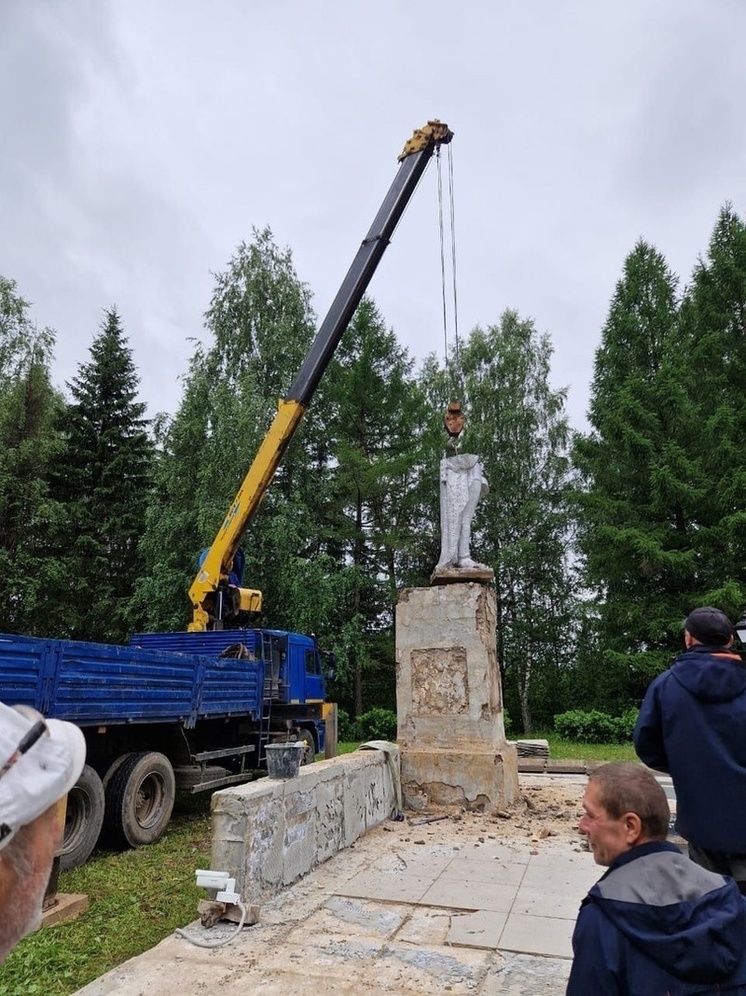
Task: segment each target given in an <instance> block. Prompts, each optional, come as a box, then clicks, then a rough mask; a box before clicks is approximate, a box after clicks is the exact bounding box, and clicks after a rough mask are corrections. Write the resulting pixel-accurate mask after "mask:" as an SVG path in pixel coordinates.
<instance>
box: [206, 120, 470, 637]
mask: <svg viewBox="0 0 746 996" xmlns="http://www.w3.org/2000/svg"><path fill="white" fill-rule="evenodd" d="M452 138H453V132H452V131H450V129H449V128H448V126H447V125H445V124H443V123H442V122H440V121H437V120H434V121H428V123H427V124H426V125H425V127H424V128H418V129H417V130H416V131H415V132H414V134H413V135H412V137H411V138H410V139H409V141H408V142H407V143H406V144H405V146H404V149H403V150H402V152H401V154H400V156H399V162H400V163H401V165H400V166H399V170H398V172H397V174H396V177H395V178H394V182H393V183H392V185H391V187H390V188H389V191H388V193H387V194H386V197H385V198H384V200H383V203H382V204H381V207H380V209H379V211H378V214H377V215H376V217H375V219H374V220H373V224H372V225H371V227H370V231H369V232H368V234H367V235H366V236H365V238H364V239H363V242H362V244H361V246H360V248H359V249H358V251H357V254H356V256H355V258H354V260H353V261H352V264H351V266H350V268H349V270H348V271H347V275H346V276H345V278H344V281H343V282H342V286H341V287H340V289H339V291H338V292H337V296H336V297H335V298H334V301H333V302H332V305H331V307H330V308H329V312H328V314H327V316H326V318H325V319H324V321H323V322H322V324H321V326H320V327H319V331H318V333H317V334H316V338H315V339H314V341H313V344H312V346H311V350H310V352H309V354H308V356H307V357H306V360H305V362H304V363H303V366H302V367H301V369H300V372H299V373H298V375H297V377H296V378H295V382H294V383H293V385H292V387H291V388H290V391H289V392H288V395H287V397H286V398H283V399H282V400H281V401H280V402H279V407H278V411H277V414H276V415H275V418H274V421H273V422H272V424H271V426H270V427H269V429H268V431H267V435H266V436H265V438H264V441H263V442H262V444H261V446H260V447H259V450H258V451H257V454H256V456H255V457H254V461H253V463H252V464H251V467H250V468H249V470H248V473H247V474H246V477H245V478H244V480H243V483H242V484H241V487H240V489H239V491H238V493H237V495H236V497H235V498H234V499H233V501H232V502H231V506H230V508H229V510H228V514H227V515H226V516H225V519H224V520H223V524H222V525H221V527H220V529H219V530H218V533H217V535H216V537H215V539H214V540H213V543H212V546H211V547H210V549H209V551H208V553H207V555H206V556H205V559H204V560H203V562H202V564H201V565H200V569H199V571H198V573H197V576H196V578H195V579H194V582H193V583H192V587H191V588H190V589H189V598H190V600H191V602H192V607H193V617H192V622H191V623H190V624H189V630H190V631H192V632H204V631H205V630H208V629H217V628H222V627H223V626H224V625H225V620H228V621H229V620H230V618H231V617H237V616H239V615H244V614H245V613H252V612H260V611H261V607H262V593H261V592H260V591H256V590H254V589H249V588H237V587H232V586H230V585H229V583H228V578H229V574H230V571H231V566H232V563H233V558H234V556H235V554H236V551H237V550H238V547H239V544H240V542H241V538H242V536H243V534H244V532H245V530H246V527H247V526H248V524H249V522H250V521H251V519H252V517H253V516H254V513H255V512H256V510H257V509H258V507H259V505H260V504H261V501H262V499H263V497H264V495H265V494H266V492H267V489H268V487H269V485H270V484H271V482H272V478H273V477H274V475H275V472H276V471H277V468H278V466H279V465H280V461H281V460H282V457H283V454H284V453H285V450H286V449H287V447H288V445H289V443H290V441H291V440H292V438H293V435H294V434H295V431H296V429H297V428H298V426H299V424H300V422H301V419H302V418H303V415H304V414H305V412H306V409H307V408H308V405H309V404H310V401H311V398H312V397H313V395H314V392H315V391H316V388H317V387H318V385H319V381H320V380H321V378H322V376H323V374H324V371H325V370H326V368H327V366H328V365H329V361H330V360H331V358H332V356H333V354H334V350H335V349H336V348H337V345H338V343H339V340H340V339H341V337H342V334H343V333H344V331H345V329H346V328H347V326H348V325H349V323H350V321H351V319H352V316H353V314H354V313H355V309H356V308H357V306H358V304H359V303H360V301H361V299H362V297H363V295H364V293H365V291H366V289H367V287H368V284H369V283H370V280H371V278H372V276H373V274H374V273H375V270H376V267H377V266H378V263H379V262H380V260H381V257H382V256H383V254H384V252H385V251H386V247H387V246H388V244H389V241H390V239H391V236H392V235H393V233H394V229H395V228H396V226H397V224H398V222H399V219H400V218H401V216H402V214H403V213H404V209H405V208H406V206H407V204H408V202H409V199H410V198H411V196H412V194H413V193H414V191H415V188H416V187H417V184H418V182H419V180H420V178H421V176H422V174H423V173H424V171H425V167H426V166H427V164H428V162H429V161H430V158H431V156H432V155H433V153H434V152H435V150H436V149H437V148H438V147H439V146H441V145H445V144H447V143H448V142H450V141H451V139H452Z"/></svg>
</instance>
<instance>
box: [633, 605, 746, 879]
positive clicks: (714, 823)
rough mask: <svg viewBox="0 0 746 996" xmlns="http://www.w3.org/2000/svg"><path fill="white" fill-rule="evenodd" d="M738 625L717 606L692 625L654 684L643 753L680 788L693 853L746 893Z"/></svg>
mask: <svg viewBox="0 0 746 996" xmlns="http://www.w3.org/2000/svg"><path fill="white" fill-rule="evenodd" d="M733 639H734V632H733V627H732V625H731V623H730V621H729V619H728V617H727V616H726V615H725V614H724V613H723V612H721V611H720V610H719V609H714V608H712V607H710V606H705V607H703V608H699V609H695V610H694V611H693V612H692V613H690V615H689V616H688V617H687V620H686V622H685V623H684V643H685V644H686V651H685V652H684V653H683V654H681V655H680V656H679V657H677V658H676V660H675V661H674V663H673V666H672V667H671V668H669V670H668V671H665V672H664V673H663V674H661V675H659V676H658V677H657V678H656V679H655V680H654V681H653V682H652V684H651V685H650V687H649V688H648V690H647V693H646V695H645V698H644V700H643V703H642V707H641V709H640V715H639V717H638V720H637V725H636V726H635V732H634V744H635V750H636V751H637V754H638V756H639V758H640V760H642V761H644V762H645V764H647V765H648V766H649V767H651V768H655V769H656V770H657V771H665V772H667V773H668V774H670V775H671V778H672V779H673V784H674V789H675V791H676V830H677V831H678V832H679V833H680V834H681V836H682V837H684V838H685V839H686V840H687V841H688V844H689V857H690V858H692V860H693V861H696V862H697V864H699V865H702V867H703V868H707V869H709V870H710V871H714V872H718V873H720V874H721V875H730V876H731V877H732V878H734V879H735V880H736V882H737V883H738V887H739V889H740V890H741V892H742V893H744V894H746V665H744V663H743V661H742V659H741V656H740V654H737V653H734V652H733V651H732V649H731V648H732V646H733Z"/></svg>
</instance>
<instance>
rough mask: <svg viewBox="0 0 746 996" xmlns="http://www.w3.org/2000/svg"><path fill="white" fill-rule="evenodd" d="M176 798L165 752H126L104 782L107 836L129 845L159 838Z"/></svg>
mask: <svg viewBox="0 0 746 996" xmlns="http://www.w3.org/2000/svg"><path fill="white" fill-rule="evenodd" d="M175 798H176V779H175V777H174V769H173V768H172V767H171V762H170V761H169V760H168V758H167V757H166V756H165V755H164V754H158V753H157V752H156V751H147V752H145V753H138V754H130V755H128V756H127V757H125V758H124V760H123V761H122V762H121V764H120V765H119V766H118V768H117V769H116V771H115V772H114V773H113V775H112V777H111V779H110V781H109V784H108V785H107V786H106V815H105V818H104V825H105V828H106V830H107V832H108V835H109V838H110V839H111V840H114V841H116V842H118V843H120V844H125V845H126V844H129V846H130V847H141V846H142V845H143V844H153V843H154V842H155V841H156V840H160V838H161V837H162V836H163V833H164V831H165V829H166V827H167V826H168V821H169V820H170V819H171V812H172V810H173V808H174V800H175Z"/></svg>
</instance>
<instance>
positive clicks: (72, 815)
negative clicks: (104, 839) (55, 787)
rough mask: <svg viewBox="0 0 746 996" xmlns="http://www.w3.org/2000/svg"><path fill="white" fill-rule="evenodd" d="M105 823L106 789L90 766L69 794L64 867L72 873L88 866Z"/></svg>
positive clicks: (63, 844)
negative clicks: (86, 864) (84, 865)
mask: <svg viewBox="0 0 746 996" xmlns="http://www.w3.org/2000/svg"><path fill="white" fill-rule="evenodd" d="M103 822H104V786H103V785H102V784H101V779H100V778H99V776H98V775H97V773H96V772H95V771H94V770H93V768H91V767H90V765H88V764H86V766H85V767H84V768H83V770H82V771H81V773H80V778H79V779H78V780H77V782H76V783H75V785H73V787H72V788H71V789H70V791H69V792H68V793H67V809H66V811H65V834H64V837H63V839H62V850H61V851H60V868H61V869H62V870H63V871H69V870H70V869H71V868H79V867H80V866H81V865H83V864H85V863H86V861H87V860H88V858H89V857H90V856H91V852H92V851H93V848H94V847H95V846H96V841H97V840H98V837H99V834H100V833H101V825H102V824H103Z"/></svg>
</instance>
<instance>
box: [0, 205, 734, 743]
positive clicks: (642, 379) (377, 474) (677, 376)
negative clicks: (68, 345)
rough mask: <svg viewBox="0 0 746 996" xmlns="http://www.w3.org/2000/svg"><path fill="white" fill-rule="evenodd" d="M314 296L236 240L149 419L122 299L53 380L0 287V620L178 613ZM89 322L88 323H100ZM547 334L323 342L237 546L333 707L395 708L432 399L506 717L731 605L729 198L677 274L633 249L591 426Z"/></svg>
mask: <svg viewBox="0 0 746 996" xmlns="http://www.w3.org/2000/svg"><path fill="white" fill-rule="evenodd" d="M315 327H316V316H315V314H314V312H313V307H312V299H311V293H310V290H309V288H308V287H307V286H306V285H305V284H304V283H303V282H302V281H301V280H300V279H299V278H298V276H297V274H296V272H295V269H294V266H293V259H292V253H291V252H290V250H288V249H281V248H279V247H278V246H277V245H276V243H275V241H274V239H273V237H272V234H271V232H270V231H269V230H264V231H254V232H253V234H252V238H251V239H250V241H248V242H245V243H242V244H241V245H239V246H238V248H237V249H236V252H235V255H234V256H233V258H232V259H231V260H230V262H229V264H228V265H227V267H226V269H225V270H224V272H222V273H219V274H218V275H217V276H216V280H215V288H214V292H213V296H212V300H211V301H210V304H209V307H208V309H207V312H206V314H205V329H206V335H205V344H204V345H196V346H195V348H194V354H193V356H192V359H191V363H190V368H189V372H188V374H187V376H186V378H185V380H184V385H183V396H182V400H181V403H180V405H179V407H178V410H177V411H176V412H175V414H173V415H172V416H171V415H158V416H157V417H156V418H155V419H154V420H152V421H148V420H147V419H146V417H145V411H146V409H145V405H144V404H143V403H142V402H140V401H139V400H138V385H139V377H138V372H137V369H136V367H135V364H134V361H133V357H132V352H131V350H130V347H129V345H128V340H127V338H126V335H125V332H124V321H123V316H120V315H119V314H118V312H117V311H116V309H115V308H110V309H109V310H107V311H105V312H104V317H103V321H102V323H101V327H100V329H99V330H98V331H97V332H95V333H94V334H93V336H92V344H91V347H90V359H89V360H88V362H87V363H84V364H81V366H80V367H79V369H78V372H77V375H76V376H75V377H74V379H73V380H72V381H71V382H69V383H68V384H67V385H66V391H63V390H61V389H60V388H59V387H58V386H56V385H55V384H54V383H53V378H52V365H53V357H54V346H55V336H54V333H53V331H52V330H50V329H39V328H38V327H37V326H36V325H35V324H34V322H33V321H32V319H31V317H30V315H29V305H28V303H27V302H26V301H25V300H24V299H23V298H22V296H21V292H20V290H19V289H18V288H17V287H16V285H15V283H14V282H13V280H12V279H9V278H4V277H0V442H1V443H2V446H1V448H0V572H1V576H2V577H3V579H4V584H3V586H2V590H1V591H2V594H1V596H0V597H1V599H2V623H1V624H0V629H2V630H4V631H6V632H9V633H15V634H25V635H30V636H47V637H63V638H72V639H81V640H93V641H101V642H114V643H126V642H128V640H129V637H130V635H131V633H132V632H137V631H140V630H150V631H153V630H175V629H184V628H185V626H186V623H187V622H188V620H189V618H190V617H191V611H190V605H189V602H188V598H187V591H188V588H189V585H190V583H191V581H192V580H193V577H194V574H195V572H196V557H197V554H198V552H199V550H201V549H202V548H203V547H205V546H207V545H209V543H210V542H211V541H212V539H213V537H214V535H215V533H216V531H217V528H218V526H219V524H220V523H221V521H222V519H223V516H224V513H225V510H226V508H227V507H228V505H229V502H230V500H231V499H232V498H233V496H234V494H235V492H236V490H237V488H238V486H239V484H240V482H241V480H242V479H243V476H244V474H245V472H246V470H247V468H248V466H249V463H250V461H251V459H253V456H254V453H255V452H256V450H257V448H258V446H259V444H260V442H261V440H262V438H263V437H264V434H265V433H266V430H267V428H268V426H269V424H270V422H271V419H272V417H273V415H274V413H275V410H276V405H277V399H278V398H280V397H282V396H283V395H284V394H285V393H286V391H287V390H288V388H289V386H290V384H291V382H292V380H293V378H294V376H295V374H296V373H297V371H298V369H299V367H300V366H301V363H302V361H303V359H304V357H305V355H306V353H307V351H308V348H309V345H310V343H311V341H312V338H313V336H314V334H315ZM92 331H93V330H92ZM551 355H552V347H551V342H550V338H549V336H548V335H546V334H541V333H539V332H538V331H537V330H536V328H535V327H534V324H533V322H532V321H531V320H530V319H528V318H524V317H521V316H520V315H519V314H518V313H517V312H515V311H511V310H506V311H505V312H503V314H501V315H497V316H494V323H493V324H485V325H484V326H483V327H476V328H474V329H473V330H471V332H470V333H469V334H468V335H467V336H465V337H464V338H463V339H462V341H461V342H460V344H459V348H458V350H457V351H454V353H453V354H452V355H450V356H449V357H448V358H447V363H446V360H445V358H443V357H438V356H436V355H435V354H433V355H431V356H429V357H427V358H426V359H425V361H424V362H423V363H422V364H421V365H420V366H419V368H416V366H415V363H414V361H413V359H412V358H411V357H410V356H409V355H408V353H407V350H406V349H404V348H403V347H402V346H401V345H400V344H399V343H398V342H397V339H396V336H395V334H394V332H393V331H392V330H391V329H389V328H388V327H387V325H386V322H385V318H384V316H383V315H381V313H380V312H379V311H378V309H377V308H376V305H375V303H374V301H372V300H371V299H370V298H366V299H364V301H363V302H362V304H361V305H360V307H359V308H358V311H357V313H356V314H355V316H354V318H353V321H352V323H351V325H350V328H349V329H348V330H347V332H346V333H345V335H344V337H343V339H342V342H341V345H340V346H339V348H338V349H337V351H336V354H335V356H334V358H333V360H332V363H331V366H330V368H329V369H328V371H327V373H326V375H325V377H324V379H323V380H322V382H321V386H320V388H319V390H318V392H317V395H316V397H315V399H314V402H313V404H312V405H311V408H310V410H309V412H308V414H307V416H306V418H305V420H304V422H303V424H302V426H301V428H300V430H299V432H298V433H297V435H296V438H295V439H294V441H293V443H292V445H291V447H290V449H289V451H288V453H287V454H286V457H285V459H284V461H283V463H282V465H281V467H280V470H279V471H278V474H277V476H276V478H275V481H274V482H273V484H272V486H271V488H270V490H269V491H268V493H267V495H266V497H265V499H264V502H263V504H262V506H261V509H260V511H259V513H258V514H257V516H256V517H255V519H254V521H253V523H252V524H251V526H250V528H249V531H248V533H247V535H246V537H245V541H244V544H243V545H244V549H245V552H246V570H245V573H244V583H245V584H247V585H249V586H251V587H258V588H261V589H262V591H263V593H264V618H263V619H262V620H260V621H259V623H260V624H264V625H271V626H272V627H274V628H282V629H292V630H297V631H300V632H311V633H315V634H316V635H317V636H318V638H319V641H320V643H321V645H322V647H324V649H328V650H333V651H334V652H335V654H336V658H337V668H336V675H335V678H334V681H333V684H332V687H331V689H330V693H331V697H333V698H336V700H337V701H338V702H339V703H340V704H341V706H342V707H343V708H345V709H346V710H347V711H348V712H349V713H350V714H351V715H352V716H359V715H360V714H361V713H362V712H364V711H367V710H370V709H371V708H373V707H381V708H387V709H395V657H394V609H395V605H396V601H397V595H398V592H399V591H400V590H401V589H402V588H404V587H409V586H420V585H427V584H428V583H429V577H430V573H431V571H432V569H433V567H434V565H435V563H436V562H437V559H438V555H439V549H440V539H439V535H438V523H439V487H438V465H439V461H440V459H441V456H442V455H444V442H445V433H444V430H443V427H442V415H443V412H444V410H445V407H446V405H447V403H448V401H449V400H451V399H452V398H456V399H458V400H460V401H461V402H462V405H463V406H464V409H465V411H466V413H467V418H468V422H467V429H466V430H465V432H464V434H463V437H462V445H461V448H462V450H463V451H464V452H476V453H478V454H479V455H480V457H481V460H482V465H483V468H484V471H485V476H486V477H487V480H488V481H489V483H490V488H491V490H490V494H489V496H488V497H487V498H485V499H484V500H483V501H482V502H481V503H480V505H479V507H478V509H477V514H476V517H475V520H474V523H473V529H472V533H473V544H472V549H473V552H474V555H475V556H476V557H477V558H478V559H479V560H480V561H483V562H485V563H487V564H489V565H490V566H491V567H493V568H494V570H495V578H496V582H495V583H496V590H497V608H498V624H497V625H498V629H497V646H498V656H499V663H500V668H501V672H502V678H503V688H504V693H505V699H506V705H507V709H508V712H509V715H510V717H511V719H512V724H513V729H514V731H523V732H524V733H526V734H528V733H531V732H532V730H534V729H536V728H544V729H546V728H548V727H549V726H551V723H552V719H553V717H554V716H555V715H557V714H558V713H562V712H565V711H566V710H569V709H586V710H588V709H598V710H603V711H605V712H607V713H610V714H612V715H617V716H621V715H622V714H623V713H625V712H626V711H627V710H628V709H629V707H630V706H635V705H636V704H639V701H640V699H641V697H642V695H643V693H644V691H645V688H646V687H647V685H648V683H649V681H650V680H651V678H652V677H653V676H654V675H656V674H657V673H659V672H660V671H661V670H662V669H663V668H664V667H666V666H668V664H669V663H670V660H671V657H672V655H673V654H675V653H676V652H677V651H678V650H679V649H680V646H681V636H682V622H683V619H684V618H685V616H686V615H687V613H688V612H689V611H690V610H691V609H692V608H693V607H695V606H696V605H699V604H715V605H718V606H720V607H722V608H723V609H724V610H725V611H726V612H727V613H729V614H730V616H731V618H736V617H738V616H739V615H740V614H741V613H742V611H743V610H744V608H746V469H744V461H743V459H742V458H740V452H739V451H740V445H741V443H742V441H744V440H746V407H745V406H744V390H745V389H746V223H745V222H744V220H743V219H742V218H740V217H739V216H738V214H737V213H736V212H735V211H734V210H733V208H732V207H731V206H730V205H726V206H725V207H724V208H723V209H722V211H721V212H720V215H719V217H718V218H717V221H716V224H715V226H714V229H713V232H712V236H711V239H710V242H709V246H708V247H707V250H706V252H705V254H704V255H703V257H702V258H701V259H700V261H699V262H698V264H697V266H696V267H695V269H694V272H693V273H692V275H691V278H690V280H689V283H688V284H687V285H686V286H683V287H680V284H679V279H678V277H677V276H676V275H675V274H674V273H672V272H671V270H670V268H669V266H668V265H667V263H666V260H665V259H664V257H663V256H662V255H661V254H660V253H659V252H658V251H657V250H656V249H655V248H654V247H653V246H651V245H649V244H647V243H646V242H644V241H640V242H638V243H637V245H635V246H634V248H633V249H632V251H631V252H630V253H629V255H628V257H627V258H626V260H625V262H624V266H623V270H622V273H621V276H620V278H619V281H618V283H617V285H616V289H615V291H614V294H613V296H612V299H611V302H610V305H609V311H608V317H607V320H606V323H605V325H604V327H603V330H602V334H601V341H600V346H599V348H598V349H597V351H596V357H595V368H594V377H593V382H592V385H591V394H590V399H591V400H590V409H589V422H590V431H589V432H587V433H579V432H573V431H572V430H571V428H570V426H569V424H568V420H567V417H566V414H565V392H564V391H562V390H555V389H553V388H552V387H551V386H550V369H551V367H550V364H551Z"/></svg>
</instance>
